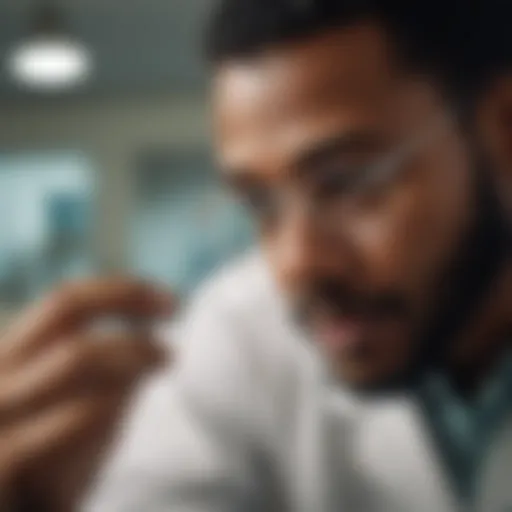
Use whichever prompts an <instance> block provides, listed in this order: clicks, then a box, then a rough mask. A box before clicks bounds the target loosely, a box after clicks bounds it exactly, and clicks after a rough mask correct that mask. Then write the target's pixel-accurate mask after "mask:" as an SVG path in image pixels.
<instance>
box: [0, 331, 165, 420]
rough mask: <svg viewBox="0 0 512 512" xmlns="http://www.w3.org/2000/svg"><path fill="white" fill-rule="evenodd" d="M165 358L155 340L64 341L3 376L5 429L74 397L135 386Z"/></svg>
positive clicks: (0, 404) (0, 410)
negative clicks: (95, 391)
mask: <svg viewBox="0 0 512 512" xmlns="http://www.w3.org/2000/svg"><path fill="white" fill-rule="evenodd" d="M165 358H166V353H165V352H164V351H163V350H162V349H161V348H160V347H159V346H158V345H156V344H155V343H154V341H153V340H151V339H142V338H140V337H129V336H124V337H111V338H103V339H99V338H95V337H87V336H84V337H77V338H75V339H73V340H65V341H61V342H60V343H57V344H55V345H54V346H52V347H51V348H49V349H48V351H46V352H45V353H43V354H41V355H40V356H38V357H37V358H34V359H33V360H31V361H29V362H27V364H25V365H24V366H23V368H22V369H19V370H17V371H16V372H15V373H11V374H6V375H4V376H3V377H2V378H0V419H1V421H2V424H4V425H5V424H7V423H10V422H14V421H17V420H19V418H21V417H24V416H26V415H29V414H33V413H34V411H37V410H39V409H41V408H44V407H47V406H48V405H49V404H51V403H55V402H57V401H59V400H62V399H64V398H65V397H69V396H71V395H73V394H75V395H78V394H80V393H90V392H92V391H94V390H95V389H105V390H108V389H109V388H111V387H117V386H129V385H131V384H133V383H135V382H136V381H137V380H138V379H139V377H141V376H143V375H145V374H146V373H147V372H149V371H151V370H153V369H155V368H156V367H158V366H159V365H160V364H162V363H163V362H164V361H165Z"/></svg>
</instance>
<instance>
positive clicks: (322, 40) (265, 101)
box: [213, 23, 408, 169]
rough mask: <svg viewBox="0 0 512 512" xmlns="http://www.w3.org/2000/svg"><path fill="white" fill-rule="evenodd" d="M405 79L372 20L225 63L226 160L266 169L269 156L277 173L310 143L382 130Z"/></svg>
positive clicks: (220, 120)
mask: <svg viewBox="0 0 512 512" xmlns="http://www.w3.org/2000/svg"><path fill="white" fill-rule="evenodd" d="M400 76H401V68H400V66H399V65H398V63H397V62H396V59H395V53H394V51H393V47H392V44H391V42H390V41H389V40H388V38H387V36H386V32H385V30H384V29H382V28H381V27H379V26H378V25H376V24H373V23H361V24H359V25H354V26H353V27H350V28H344V29H336V30H332V31H331V32H327V33H325V34H322V35H320V36H317V37H313V38H310V39H308V40H305V41H304V42H300V43H298V44H290V45H282V46H279V47H276V48H274V49H269V50H268V51H267V52H265V53H263V54H261V55H259V56H257V57H255V58H252V59H247V60H244V61H234V62H227V63H225V64H223V65H222V66H220V67H219V68H218V69H217V71H216V74H215V78H214V90H213V107H214V122H215V134H214V135H215V139H216V146H217V150H218V157H219V160H220V163H221V165H222V166H223V168H227V169H233V168H235V169H237V168H248V167H251V166H252V167H256V166H258V167H260V168H262V167H263V166H264V162H263V159H266V161H267V162H265V164H266V163H268V164H269V165H268V167H273V168H274V169H275V168H277V167H279V166H286V165H287V164H288V162H289V161H291V159H292V158H293V157H294V155H296V154H297V153H298V152H299V151H300V149H301V148H302V147H303V146H305V145H308V144H313V143H314V142H315V141H321V140H322V139H323V138H326V137H329V136H332V135H336V136H340V135H343V134H344V132H347V131H354V130H357V129H359V128H360V129H363V128H364V129H366V130H367V129H368V128H372V127H373V128H377V127H378V125H379V123H382V122H383V119H384V118H385V117H386V115H385V114H386V113H389V112H391V111H393V109H395V105H393V101H394V100H395V99H396V98H398V97H399V95H398V88H397V84H398V83H399V81H400V80H399V78H400ZM403 110H404V112H405V113H406V112H407V111H408V109H403ZM395 113H397V112H396V109H395ZM270 161H272V163H273V164H275V165H270Z"/></svg>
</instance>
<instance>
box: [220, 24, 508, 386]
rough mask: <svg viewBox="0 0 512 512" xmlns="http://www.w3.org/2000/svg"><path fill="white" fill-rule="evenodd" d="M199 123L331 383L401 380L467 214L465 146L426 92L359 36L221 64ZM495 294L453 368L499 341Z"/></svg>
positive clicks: (382, 39)
mask: <svg viewBox="0 0 512 512" xmlns="http://www.w3.org/2000/svg"><path fill="white" fill-rule="evenodd" d="M214 115H215V133H216V143H217V149H218V156H219V161H220V163H221V165H222V168H223V169H224V173H225V176H226V178H227V180H228V181H229V182H231V183H232V184H233V186H234V187H235V188H236V190H237V191H238V192H239V193H240V194H241V195H242V197H245V198H247V199H248V201H249V203H250V204H251V205H252V207H253V210H254V214H255V217H256V219H257V221H258V225H259V227H260V234H261V244H262V247H263V248H264V251H265V254H266V257H267V259H268V261H269V263H270V266H271V268H272V270H273V272H274V274H275V277H276V279H277V281H278V283H279V284H280V286H281V288H282V290H283V292H284V293H285V294H286V295H287V296H288V297H289V298H290V300H291V301H292V303H295V304H298V303H300V304H301V305H302V306H303V308H302V310H301V311H302V314H303V316H302V320H303V321H304V325H305V326H306V327H307V328H308V330H309V331H310V332H311V334H312V337H313V339H314V340H315V341H316V342H317V343H318V344H319V346H320V347H321V349H322V350H323V351H324V352H325V354H326V356H327V360H328V361H329V362H330V364H331V366H332V368H333V370H334V371H335V373H336V374H337V375H338V376H340V377H341V378H342V379H343V380H344V381H346V382H348V383H349V384H351V385H353V386H355V387H363V388H364V387H368V386H371V387H375V386H377V387H378V386H379V384H380V383H383V382H386V381H387V380H389V379H391V378H393V377H394V376H395V375H397V374H399V373H401V372H404V370H405V369H407V367H408V366H409V365H410V364H411V361H412V359H413V357H414V354H415V353H416V351H417V349H418V347H417V343H418V341H417V340H418V339H420V338H421V334H422V333H423V332H424V331H425V330H426V329H427V328H428V325H429V322H430V321H431V314H432V311H433V310H434V309H435V305H436V304H437V302H438V300H439V296H440V293H441V291H440V290H441V287H442V279H443V272H444V271H446V268H447V262H448V261H450V260H451V259H453V257H454V255H455V254H456V252H457V250H458V249H459V247H460V246H461V241H462V240H463V239H464V236H465V235H466V233H467V232H468V231H469V229H470V226H471V225H472V222H473V221H474V217H475V215H476V214H475V210H476V204H475V194H474V188H475V183H474V181H473V173H472V172H471V169H472V168H473V166H474V163H473V156H472V152H471V148H470V144H469V143H468V141H467V140H466V139H465V137H464V135H463V134H462V133H461V130H460V128H459V126H458V124H457V122H456V121H454V120H453V119H451V117H450V110H449V108H448V105H447V102H446V100H445V98H444V97H443V95H442V94H441V92H440V89H439V88H438V87H436V85H435V84H434V83H433V82H430V81H428V80H427V79H426V78H425V77H423V76H417V75H414V74H413V73H410V72H408V71H407V69H406V68H405V67H404V66H403V63H401V62H399V60H398V59H397V57H396V52H395V49H394V48H393V45H392V44H391V42H390V41H389V39H388V38H387V37H386V32H385V30H384V29H383V28H381V27H380V26H379V25H378V24H376V23H373V22H362V23H360V24H358V25H354V26H352V27H349V28H343V29H339V30H332V31H331V32H328V33H324V34H322V35H319V36H316V37H312V38H309V39H306V40H304V41H302V42H300V43H295V44H289V45H281V46H278V47H275V48H272V49H269V50H268V51H267V52H265V53H263V54H261V55H258V56H256V57H254V58H251V59H247V60H244V61H231V62H227V63H224V64H223V65H221V66H220V67H219V68H218V69H217V70H216V75H215V81H214ZM438 122H439V123H440V124H436V123H438ZM429 126H430V127H431V129H430V131H429V129H428V127H429ZM428 133H430V134H431V133H434V134H436V135H435V136H430V135H427V134H428ZM411 140H415V141H418V140H420V141H421V143H420V144H417V145H416V146H414V144H412V145H413V146H414V147H415V150H414V151H413V152H412V154H410V155H409V157H408V158H407V159H405V161H403V162H401V164H400V165H398V166H397V169H396V172H394V174H393V178H392V179H388V180H385V181H384V182H383V183H382V184H380V186H378V187H374V188H372V187H370V188H368V187H360V186H358V185H357V180H358V177H359V176H360V173H367V171H366V169H367V168H368V167H372V165H374V164H375V162H381V161H383V160H386V155H389V154H396V152H397V148H404V147H410V146H411ZM398 151H399V150H398ZM340 183H341V185H340ZM354 183H355V185H354ZM504 275H505V273H504ZM497 281H499V283H497V285H496V287H495V290H493V292H492V293H491V294H489V297H488V298H487V300H486V304H485V307H484V306H482V311H481V318H478V317H476V316H475V321H474V325H472V328H471V329H468V332H467V333H464V334H463V335H462V337H461V340H460V341H459V340H454V347H456V348H454V354H453V364H454V368H455V366H458V367H462V364H463V362H464V368H466V369H467V368H469V366H470V365H469V362H468V359H471V360H472V361H475V360H478V358H480V360H481V358H482V354H483V352H484V351H485V352H488V351H490V347H491V346H496V347H497V346H498V344H499V341H496V343H495V344H493V343H494V342H492V341H491V340H489V334H490V333H492V334H493V337H492V339H493V340H494V339H496V340H498V339H499V340H501V339H502V337H501V336H498V334H497V333H501V332H502V331H504V330H506V329H508V322H509V320H508V319H509V318H510V315H509V313H510V305H509V304H507V302H509V298H510V296H511V293H510V292H511V291H512V290H511V286H510V282H509V281H510V280H508V279H505V278H504V277H503V278H498V279H497ZM484 310H485V311H484ZM489 311H490V312H491V314H489ZM479 317H480V315H479ZM491 317H492V318H491ZM477 332H478V333H480V334H479V336H478V340H475V339H473V338H474V333H477ZM482 340H485V343H482ZM461 346H462V347H464V348H463V349H460V347H461ZM477 346H478V347H479V348H475V347H477ZM497 351H498V349H496V352H497ZM471 366H478V365H474V364H473V365H471ZM474 371H475V373H476V370H475V369H474Z"/></svg>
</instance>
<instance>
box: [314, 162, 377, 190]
mask: <svg viewBox="0 0 512 512" xmlns="http://www.w3.org/2000/svg"><path fill="white" fill-rule="evenodd" d="M367 174H368V166H366V165H361V164H359V165H350V166H347V165H340V166H335V167H332V168H330V169H328V170H326V171H324V172H322V173H321V174H319V179H318V181H317V186H316V190H317V193H318V194H319V195H321V196H322V197H323V198H331V197H337V196H339V195H345V194H352V193H357V192H358V191H359V190H360V189H361V188H362V187H363V186H364V184H365V183H366V182H367V180H368V176H367Z"/></svg>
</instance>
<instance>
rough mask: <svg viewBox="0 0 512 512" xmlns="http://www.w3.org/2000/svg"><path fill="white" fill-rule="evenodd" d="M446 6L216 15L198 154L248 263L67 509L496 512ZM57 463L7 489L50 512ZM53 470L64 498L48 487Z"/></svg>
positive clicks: (507, 275)
mask: <svg viewBox="0 0 512 512" xmlns="http://www.w3.org/2000/svg"><path fill="white" fill-rule="evenodd" d="M409 3H410V2H409ZM453 7H456V8H457V9H456V10H455V12H453V13H452V14H453V15H455V17H454V18H451V16H450V13H449V9H450V8H453ZM464 7H465V6H464V5H463V4H459V5H455V6H454V5H453V2H449V1H447V2H444V4H443V6H442V7H440V6H439V5H436V3H435V2H416V3H415V5H414V6H411V5H408V3H406V2H403V5H402V2H400V1H398V0H390V1H382V0H380V1H376V0H375V1H371V0H370V1H365V0H351V1H349V0H344V1H339V0H316V1H304V2H300V1H296V2H292V1H286V0H267V1H264V0H226V1H225V2H223V4H222V5H221V8H220V10H219V13H218V15H217V17H216V18H215V21H214V24H213V30H212V37H211V44H210V49H211V52H210V55H211V58H212V64H213V110H214V115H215V141H216V145H217V149H218V155H219V161H220V162H221V164H222V167H223V169H224V175H225V177H226V179H227V180H228V181H229V182H230V183H231V184H232V185H233V187H234V188H235V189H236V191H237V193H238V194H240V197H241V198H243V199H244V200H245V201H246V202H247V204H248V205H249V207H250V209H251V210H252V211H253V213H254V216H255V220H256V222H257V225H258V227H259V230H260V241H261V243H260V251H259V252H258V253H257V254H255V255H252V256H251V257H250V258H248V259H247V260H245V261H243V262H241V263H239V264H238V265H237V266H236V267H235V268H231V269H227V270H226V271H224V272H223V273H222V275H220V276H218V277H217V278H216V279H214V280H213V282H211V283H210V284H209V285H208V286H207V287H206V288H205V289H204V290H203V292H202V293H201V294H200V296H199V297H198V299H197V301H196V303H195V304H194V305H193V306H192V307H191V309H190V311H189V313H188V315H187V318H186V319H185V320H184V322H183V324H182V325H181V327H180V330H179V332H178V333H176V334H177V339H176V342H175V344H176V352H177V354H176V359H177V361H176V365H175V368H174V369H173V371H172V372H171V375H170V376H168V377H166V376H165V375H164V376H163V378H162V379H161V381H157V382H155V383H154V385H153V386H151V387H150V389H149V390H148V392H147V395H144V396H143V397H142V399H141V403H140V405H139V406H138V408H137V412H136V414H135V415H134V416H133V418H131V420H130V422H129V424H128V425H127V428H126V432H125V433H124V435H123V439H122V442H121V443H120V445H119V446H117V452H118V453H117V455H116V457H114V459H113V461H112V463H111V464H109V466H108V467H107V468H106V470H105V471H104V472H103V473H102V474H100V475H98V479H97V483H98V485H99V488H97V489H96V490H95V492H94V493H93V496H92V497H91V499H90V500H89V503H88V505H87V507H86V508H87V509H89V510H94V511H98V512H100V511H104V512H116V511H120V512H121V511H122V512H130V511H137V512H140V511H150V512H158V511H164V510H165V511H167V510H172V511H183V512H217V511H222V512H224V511H239V510H244V511H245V510H254V511H260V510H261V511H267V510H276V511H284V510H290V511H295V510H297V511H304V512H317V511H318V512H322V511H339V510H347V511H365V512H366V511H374V512H384V511H386V512H410V511H419V512H423V511H425V512H427V511H428V512H431V511H434V510H435V511H439V512H452V511H455V510H459V509H460V510H470V509H474V510H478V511H486V512H487V511H494V510H496V511H498V510H507V508H510V507H511V506H512V489H511V486H510V485H508V478H507V474H508V473H507V470H508V468H509V467H510V465H511V464H512V428H511V425H510V421H509V412H510V407H509V405H510V400H509V398H510V389H511V388H510V378H509V375H510V372H509V371H508V367H507V355H508V352H509V341H510V334H511V333H510V331H511V325H510V324H511V318H512V316H511V315H510V307H511V304H510V302H511V298H512V296H511V291H512V289H511V286H512V283H511V279H512V276H511V269H510V231H509V225H508V219H507V216H506V214H505V212H504V209H503V208H502V206H501V203H500V202H499V201H498V200H497V194H496V187H495V186H494V185H493V183H494V179H493V175H492V174H491V171H492V170H493V169H491V167H490V165H489V164H488V159H486V158H485V151H484V150H483V148H482V147H481V145H480V144H478V140H479V139H478V137H475V131H476V130H475V126H474V125H473V124H472V123H474V116H473V115H472V114H474V112H473V108H474V104H473V101H474V91H473V90H472V89H473V88H472V87H467V85H468V84H473V83H474V82H473V80H474V76H473V71H477V70H478V66H475V69H474V68H473V66H472V65H471V59H470V58H466V55H467V53H466V52H467V49H465V48H464V47H465V46H466V43H467V41H463V43H464V44H462V45H460V44H458V42H459V41H461V37H460V35H461V33H465V32H466V31H468V30H469V31H471V29H472V27H473V25H472V21H471V20H472V19H473V17H472V16H470V15H468V19H467V20H466V19H465V15H466V14H467V12H466V10H465V8H464ZM455 20H456V21H455ZM447 27H448V28H449V30H447ZM441 49H442V50H443V51H442V52H441V51H440V50H441ZM95 286H96V287H97V286H99V284H95ZM125 286H126V285H125ZM108 289H110V288H108ZM89 293H91V289H90V288H89ZM94 293H95V294H98V293H99V295H100V296H102V297H104V296H105V295H107V294H106V292H105V289H103V291H102V292H101V293H100V292H99V291H98V289H95V292H94ZM83 294H84V291H83V289H81V290H80V293H79V294H78V292H77V291H74V292H73V293H72V294H71V295H69V292H68V295H66V296H65V299H66V301H65V302H66V303H72V304H75V306H76V304H78V305H79V306H80V307H78V309H77V308H76V307H75V308H73V311H74V312H75V314H76V312H77V310H78V311H82V312H83V311H86V312H87V313H88V315H89V316H90V315H91V314H92V313H93V312H95V311H101V310H102V308H104V306H105V304H103V305H102V306H101V307H98V306H99V305H98V304H95V308H91V306H90V300H89V301H86V300H84V299H83V298H81V299H80V300H78V299H77V297H78V296H80V297H82V296H83ZM102 294H103V295H102ZM118 294H119V288H118V291H117V295H116V297H117V299H116V300H119V295H118ZM133 294H135V291H134V290H133V289H130V291H129V293H128V295H127V296H130V297H132V296H135V295H136V294H135V295H133ZM108 295H109V297H111V294H110V292H109V294H108ZM95 296H96V295H95ZM151 296H152V297H153V295H151ZM89 297H90V295H89ZM145 297H146V300H145V303H146V306H147V302H148V301H149V302H150V303H151V304H152V306H151V308H149V307H148V306H147V307H146V309H145V310H144V312H145V313H146V314H155V313H156V310H155V307H156V306H155V298H154V297H153V298H152V299H151V300H149V299H148V295H147V291H146V295H145ZM60 300H62V298H61V299H60ZM110 300H111V301H112V298H110ZM93 302H94V301H93ZM114 302H115V301H114ZM162 302H164V301H163V299H162ZM53 304H54V306H53V307H55V302H54V303H53ZM59 304H62V302H60V303H59ZM131 304H132V307H133V303H131ZM160 304H161V303H160ZM168 307H169V306H168V304H167V302H166V308H168ZM138 308H140V304H139V305H138ZM112 309H114V311H117V310H119V307H118V308H112V307H110V308H108V310H112ZM166 311H167V309H166ZM121 312H128V313H130V312H133V310H131V311H130V310H127V309H126V304H125V305H124V309H122V311H121ZM54 314H55V313H54ZM75 314H74V315H71V318H72V319H74V318H76V317H75ZM35 316H36V317H37V318H39V319H41V318H42V317H43V318H47V316H48V313H47V314H45V315H41V313H40V312H39V313H38V314H37V315H35ZM82 316H83V313H82ZM49 317H50V318H52V315H49ZM67 318H68V319H67V320H66V321H64V322H63V321H62V319H61V320H60V321H59V333H62V332H63V331H64V332H65V329H64V327H63V326H66V325H69V324H68V321H69V317H67ZM81 320H83V318H82V319H81ZM82 324H83V321H82V322H80V323H79V325H82ZM29 325H30V324H29ZM71 325H75V324H74V323H71ZM25 329H27V327H25ZM41 332H43V333H47V332H48V331H46V330H44V329H43V331H41V328H40V327H39V328H38V330H37V334H38V336H34V330H32V331H29V333H31V334H30V335H27V334H25V333H26V331H21V333H20V332H19V331H18V332H17V334H16V336H14V337H13V338H12V339H13V340H17V341H18V343H17V345H16V346H18V347H20V346H22V345H23V344H25V345H26V344H27V342H28V341H27V340H30V339H32V338H41V339H43V338H44V339H48V340H55V339H56V336H55V335H54V333H55V325H54V324H52V329H51V330H50V333H52V336H42V335H41ZM57 338H59V337H57ZM20 340H21V341H22V342H23V344H22V343H20ZM58 345H59V346H62V343H61V344H58ZM129 345H130V347H131V350H132V351H133V350H134V348H133V344H131V343H130V344H129ZM72 346H73V347H76V346H77V345H76V344H72ZM73 350H76V348H74V349H73ZM139 350H141V349H140V347H139ZM152 354H153V359H152V360H154V359H157V358H156V357H155V355H154V352H152ZM148 357H149V355H148ZM150 359H151V358H150ZM74 360H75V361H81V360H82V358H75V359H74ZM103 360H106V359H103ZM108 360H109V361H110V364H113V361H112V359H108ZM88 361H89V362H90V364H89V366H87V365H86V366H85V368H89V373H88V372H85V375H87V374H89V375H90V371H91V370H90V368H91V367H92V365H91V361H92V359H88ZM94 361H95V364H96V365H98V364H99V363H98V359H97V358H96V359H94ZM80 368H82V369H83V368H84V366H80ZM104 369H105V370H106V369H107V365H106V366H105V367H104ZM140 372H141V370H140V368H137V369H134V368H132V369H131V371H130V372H127V373H129V375H127V376H126V377H125V378H124V379H122V382H123V386H120V390H119V391H118V392H117V393H115V394H114V396H115V397H116V398H115V403H116V404H119V403H120V402H121V403H122V400H121V398H123V399H124V397H125V396H126V393H127V389H129V388H130V386H128V385H127V384H126V383H130V384H131V383H132V382H133V380H134V375H138V374H140ZM75 396H76V391H75ZM87 396H89V395H87ZM89 399H90V398H89ZM73 403H76V398H75V399H74V401H73ZM88 403H89V402H88ZM468 404H469V405H468ZM75 410H76V409H75ZM109 410H110V409H109ZM445 410H449V411H456V412H457V414H458V417H456V418H455V419H454V418H451V417H446V415H445V414H444V411H445ZM94 418H97V415H96V416H94ZM109 420H110V421H106V420H105V419H102V421H98V420H97V419H96V420H95V421H96V422H97V423H99V425H98V427H97V428H96V432H97V435H96V436H92V435H91V434H90V429H85V428H83V429H82V431H81V433H82V436H83V437H85V435H84V432H85V431H86V430H87V432H88V435H87V437H86V439H88V442H87V443H83V451H84V452H85V455H86V454H87V453H91V452H93V450H92V448H97V447H98V446H100V445H101V444H100V442H101V441H103V440H104V438H105V436H106V435H107V433H108V432H110V428H109V427H110V426H111V424H112V421H113V418H109ZM458 420H460V421H458ZM78 423H79V424H81V423H82V422H80V421H79V422H78ZM77 438H78V439H81V437H80V436H78V435H76V436H74V439H75V440H76V439H77ZM38 446H44V444H41V443H40V444H39V445H38ZM29 453H33V452H30V451H29ZM53 453H54V452H53ZM53 453H52V455H53V458H55V456H54V454H53ZM93 453H96V452H93ZM80 455H83V454H82V453H80ZM73 457H76V452H73ZM36 459H37V460H39V461H40V462H39V467H41V465H42V464H43V462H41V461H44V458H41V459H39V458H36ZM63 459H64V460H63V461H60V460H59V458H58V457H57V461H58V462H59V464H57V463H55V464H56V465H55V466H50V467H49V469H52V468H57V469H55V471H53V472H50V471H49V472H48V475H47V478H46V479H45V480H43V482H42V483H41V482H39V489H38V488H36V489H35V490H34V488H33V482H34V478H33V476H32V478H30V475H33V473H31V472H30V471H27V469H26V464H25V465H23V469H24V471H23V472H22V474H23V476H24V478H25V479H24V480H23V479H22V480H20V479H19V478H18V479H17V480H16V482H20V481H21V483H22V484H23V482H29V483H32V487H30V486H29V487H28V489H29V490H31V491H32V493H33V494H34V495H35V496H43V497H44V496H48V498H47V499H46V501H45V500H44V499H42V500H41V499H40V501H39V503H45V504H47V503H49V504H50V505H51V508H50V509H51V510H60V508H62V509H63V510H69V509H70V507H71V505H72V504H73V503H76V496H77V495H78V494H77V492H76V490H77V489H78V490H79V489H82V488H83V486H84V482H87V480H86V479H85V477H84V475H90V474H92V473H91V471H90V468H91V466H92V463H94V462H96V461H94V460H93V461H92V463H91V461H90V460H89V459H88V458H87V457H80V458H77V459H76V460H77V461H78V462H81V461H82V460H83V461H85V462H84V466H83V467H82V465H81V464H80V466H79V469H80V472H78V473H77V472H76V470H74V471H71V470H70V469H69V468H70V465H69V460H66V458H65V457H64V458H63ZM29 466H30V465H29ZM32 466H34V465H33V464H32ZM4 467H5V466H4ZM44 467H47V466H44ZM62 468H65V469H67V470H68V471H69V475H68V473H67V472H66V471H63V469H62ZM30 469H33V468H30ZM82 470H83V471H82ZM7 474H9V476H10V477H11V478H13V477H12V474H11V473H9V472H7ZM38 474H39V475H40V474H41V472H39V473H38ZM27 475H28V476H27ZM62 475H65V476H69V478H70V479H71V484H75V483H76V484H77V485H76V486H75V485H71V484H69V483H68V482H66V481H62V480H60V481H58V484H57V485H56V483H55V482H56V479H57V478H62ZM45 476H46V475H45ZM78 484H80V485H78ZM5 488H6V489H13V488H14V487H13V485H6V486H5ZM22 488H23V487H22ZM25 488H27V487H25ZM55 496H57V497H58V498H59V500H56V499H55ZM74 500H75V501H74ZM66 507H67V508H66Z"/></svg>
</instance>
